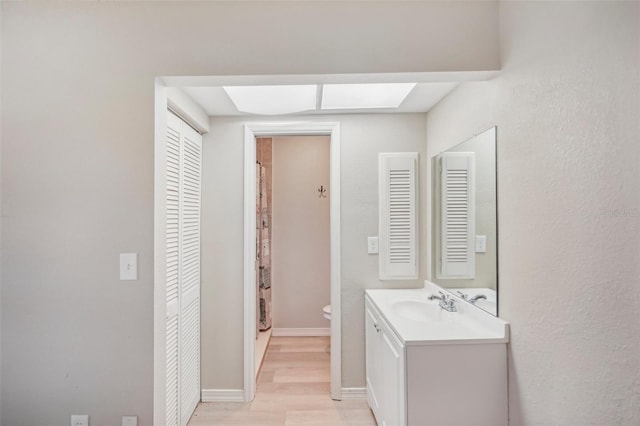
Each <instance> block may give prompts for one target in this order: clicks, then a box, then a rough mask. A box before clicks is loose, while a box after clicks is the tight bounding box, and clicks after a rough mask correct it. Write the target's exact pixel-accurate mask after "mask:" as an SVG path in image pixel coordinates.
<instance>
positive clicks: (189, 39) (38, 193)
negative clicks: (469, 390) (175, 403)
mask: <svg viewBox="0 0 640 426" xmlns="http://www.w3.org/2000/svg"><path fill="white" fill-rule="evenodd" d="M0 3H1V5H0V7H1V8H2V17H1V19H2V24H1V31H2V34H1V38H2V61H1V62H2V63H1V66H2V69H1V78H2V81H1V86H2V112H1V114H2V133H1V136H0V137H1V144H2V164H1V168H2V177H1V179H2V194H1V199H2V209H3V211H2V219H1V220H2V223H1V226H2V241H1V249H2V264H1V273H2V275H1V278H0V279H1V286H2V306H1V312H2V319H1V321H2V339H3V340H2V356H1V358H2V366H1V374H2V391H1V398H0V399H1V400H2V402H1V404H2V416H3V418H2V423H3V424H5V425H8V426H20V425H25V426H40V425H50V424H68V422H69V415H70V414H71V413H78V412H79V413H87V414H90V415H91V419H92V422H93V423H95V424H109V425H112V424H119V423H120V421H121V416H122V415H123V414H137V415H138V416H139V419H140V423H139V424H140V425H141V426H145V425H150V424H151V422H152V419H151V416H152V395H153V392H152V389H153V299H154V295H153V261H154V253H153V211H154V203H153V194H154V188H153V186H154V183H153V179H154V174H153V161H154V146H153V145H154V139H153V129H154V123H153V117H154V106H153V103H154V78H155V77H156V76H161V75H238V74H296V73H300V74H318V73H357V72H374V73H379V72H394V71H397V72H403V71H439V70H486V69H496V68H497V67H498V66H499V57H498V43H497V5H496V3H495V2H474V1H470V2H454V3H452V2H447V1H442V2H407V3H404V2H402V3H398V2H392V1H390V2H372V3H370V4H365V3H363V2H360V1H354V2H260V1H256V2H134V1H132V2H84V1H71V2H68V1H53V0H52V1H47V2H0ZM265 16H268V17H269V19H264V18H265ZM458 24H460V25H458ZM460 26H462V27H464V28H465V31H464V32H461V31H459V27H460ZM407 28H411V29H412V30H411V31H407ZM249 29H251V30H250V31H249ZM257 34H259V36H256V35H257ZM310 53H312V54H310ZM227 148H228V149H230V150H234V149H240V150H241V149H242V148H241V147H239V148H237V147H227ZM229 172H230V173H231V175H230V179H231V181H233V179H234V178H235V177H236V174H237V176H240V179H241V173H242V172H241V168H230V169H229ZM240 192H241V191H236V192H234V193H227V194H225V195H223V196H220V202H228V203H229V204H230V205H233V203H235V202H237V199H239V198H241V197H242V195H241V193H240ZM238 197H239V198H238ZM237 212H238V210H233V211H232V213H230V215H231V216H232V217H230V218H229V217H226V216H225V215H224V214H221V216H222V217H221V219H229V224H230V226H231V227H232V229H236V230H238V229H241V228H233V225H234V223H236V222H237V221H241V216H237ZM204 213H207V212H204ZM236 216H237V217H236ZM236 232H241V231H236ZM221 244H224V245H225V246H226V247H227V248H228V250H229V251H230V252H231V254H232V255H234V256H235V253H234V251H233V250H237V249H239V250H240V253H241V250H242V249H241V247H240V248H238V247H236V246H235V245H234V243H233V239H227V240H222V241H221ZM120 252H137V253H138V254H139V278H140V279H139V280H138V281H135V282H121V281H119V280H118V253H120ZM240 257H241V254H240V255H239V257H238V258H240ZM233 259H235V258H230V262H233V261H234V260H233ZM206 261H207V260H206V259H203V262H205V263H206ZM205 267H206V266H205ZM241 270H242V266H241V265H239V267H238V268H237V271H238V272H237V273H236V272H235V269H234V270H227V271H226V272H224V273H221V275H222V277H223V278H224V279H225V280H226V281H225V282H226V283H228V284H236V283H241V276H240V277H239V275H240V274H241ZM219 276H220V274H219ZM238 278H240V280H238ZM238 285H240V284H238ZM210 291H211V292H213V293H214V294H215V292H216V291H219V290H217V289H216V288H214V289H212V290H210ZM203 295H204V291H203ZM219 296H220V298H224V300H229V304H230V305H232V306H236V310H235V311H234V312H231V313H230V314H229V315H228V316H225V317H223V318H222V319H221V320H222V321H225V322H227V321H230V322H237V323H238V324H240V323H241V322H242V309H241V308H240V307H238V306H241V305H238V304H236V302H239V300H237V299H241V295H240V296H238V295H237V294H236V293H234V292H233V291H230V292H228V294H226V293H225V294H220V295H219ZM209 315H216V314H212V313H211V312H209ZM355 315H357V312H356V313H355ZM209 320H210V318H209ZM203 321H204V319H203ZM231 340H232V341H226V340H225V339H222V341H221V342H220V344H222V345H230V346H229V347H230V348H231V349H237V350H241V341H240V338H239V337H238V338H237V341H236V340H233V339H231ZM234 345H235V346H234ZM220 356H221V357H222V358H224V357H225V356H227V357H228V356H229V354H228V352H226V347H225V350H223V351H221V354H220ZM234 356H235V357H234ZM231 358H233V359H229V365H228V368H229V369H230V370H231V371H233V372H235V371H237V370H235V369H236V368H237V365H238V364H236V363H238V362H241V361H240V360H241V358H240V357H238V356H237V352H235V353H232V354H231ZM34 401H37V403H34Z"/></svg>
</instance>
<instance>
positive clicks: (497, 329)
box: [366, 281, 509, 345]
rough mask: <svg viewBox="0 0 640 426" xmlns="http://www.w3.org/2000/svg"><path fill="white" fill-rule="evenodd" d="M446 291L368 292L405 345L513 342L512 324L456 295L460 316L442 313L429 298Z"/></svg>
mask: <svg viewBox="0 0 640 426" xmlns="http://www.w3.org/2000/svg"><path fill="white" fill-rule="evenodd" d="M440 291H442V288H440V287H438V286H436V285H435V284H433V283H430V282H428V281H427V282H425V287H424V288H420V289H394V290H391V289H389V290H367V291H366V297H367V298H368V299H369V300H370V301H371V302H372V303H373V304H374V305H375V306H376V308H377V309H378V310H379V311H380V314H381V315H382V316H383V317H384V319H385V320H386V321H387V322H388V324H389V326H390V327H391V328H392V329H393V331H394V332H395V334H396V335H397V336H398V338H399V339H400V340H401V341H402V343H403V344H405V345H442V344H480V343H504V342H508V341H509V324H507V323H506V322H504V321H503V320H501V319H500V318H497V317H494V316H493V315H489V314H488V313H487V312H484V311H483V310H481V309H477V308H476V307H475V306H472V305H470V304H468V303H467V302H464V301H462V299H460V298H459V297H457V296H455V295H452V296H451V297H452V298H453V299H454V300H455V303H456V307H457V312H447V311H445V310H444V309H442V308H441V307H440V305H439V303H438V300H429V295H431V294H438V293H439V292H440Z"/></svg>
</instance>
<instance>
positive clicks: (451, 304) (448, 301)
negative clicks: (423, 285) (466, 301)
mask: <svg viewBox="0 0 640 426" xmlns="http://www.w3.org/2000/svg"><path fill="white" fill-rule="evenodd" d="M438 293H440V296H438V295H436V294H432V295H430V296H429V297H428V299H429V300H435V299H438V300H439V301H440V303H439V305H440V307H441V308H442V309H444V310H445V311H447V312H456V311H457V310H458V309H457V308H456V301H455V300H453V299H452V298H451V297H449V296H448V295H446V294H444V293H443V292H441V291H439V292H438Z"/></svg>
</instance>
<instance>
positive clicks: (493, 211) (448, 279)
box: [432, 127, 498, 316]
mask: <svg viewBox="0 0 640 426" xmlns="http://www.w3.org/2000/svg"><path fill="white" fill-rule="evenodd" d="M496 136H497V134H496V128H495V127H492V128H491V129H489V130H487V131H485V132H483V133H481V134H479V135H477V136H474V137H472V138H471V139H469V140H467V141H465V142H462V143H460V144H458V145H456V146H454V147H453V148H451V149H448V150H447V151H444V152H441V153H439V154H438V155H436V156H435V157H433V159H432V161H433V167H432V170H433V174H434V176H433V180H432V182H433V191H432V194H433V204H432V205H433V215H432V217H433V218H434V222H433V234H432V235H434V238H433V250H432V253H433V259H432V265H433V268H432V274H433V276H432V281H434V282H435V283H437V284H438V285H439V286H441V287H443V288H446V289H447V290H449V291H450V292H452V293H454V294H456V295H457V296H460V297H462V298H463V299H465V300H467V301H468V302H469V303H472V304H474V305H475V306H477V307H479V308H482V309H484V310H485V311H487V312H489V313H491V314H493V315H496V316H497V315H498V217H497V210H498V209H497V172H496V166H497V163H496V143H497V140H496Z"/></svg>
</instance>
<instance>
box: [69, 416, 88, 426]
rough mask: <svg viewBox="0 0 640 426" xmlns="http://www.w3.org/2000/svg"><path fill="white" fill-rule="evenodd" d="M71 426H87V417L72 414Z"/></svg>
mask: <svg viewBox="0 0 640 426" xmlns="http://www.w3.org/2000/svg"><path fill="white" fill-rule="evenodd" d="M71 426H89V416H88V415H86V414H72V415H71Z"/></svg>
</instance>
